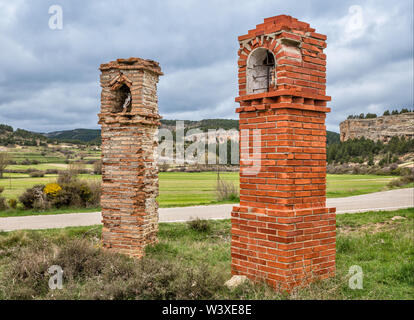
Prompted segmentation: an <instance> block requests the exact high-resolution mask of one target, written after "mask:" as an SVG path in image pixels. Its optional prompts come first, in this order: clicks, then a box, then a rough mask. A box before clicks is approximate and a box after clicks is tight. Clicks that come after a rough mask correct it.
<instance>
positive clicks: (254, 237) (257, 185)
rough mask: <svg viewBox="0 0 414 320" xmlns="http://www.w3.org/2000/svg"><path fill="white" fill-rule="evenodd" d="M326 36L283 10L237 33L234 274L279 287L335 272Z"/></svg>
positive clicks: (287, 287) (290, 287)
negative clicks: (237, 193) (237, 195)
mask: <svg viewBox="0 0 414 320" xmlns="http://www.w3.org/2000/svg"><path fill="white" fill-rule="evenodd" d="M325 40H326V36H324V35H321V34H318V33H315V29H313V28H311V27H310V26H309V24H307V23H304V22H300V21H298V20H297V19H294V18H292V17H290V16H284V15H283V16H277V17H272V18H268V19H265V20H264V23H262V24H260V25H257V27H256V29H254V30H250V31H249V32H248V34H247V35H243V36H240V37H239V42H240V50H239V52H238V53H239V60H238V65H239V97H238V98H236V101H237V102H239V103H240V107H239V108H238V109H237V112H238V113H239V114H240V129H241V130H242V134H241V135H240V137H241V138H240V140H241V141H240V145H241V150H240V167H241V170H240V206H236V207H234V209H233V212H232V246H231V252H232V273H233V275H246V276H248V277H249V278H250V279H253V280H263V279H264V280H265V281H267V282H268V283H269V284H270V285H272V286H273V287H275V288H280V289H284V290H290V289H292V288H293V287H296V286H299V285H301V284H305V283H308V282H309V281H311V280H312V279H315V277H319V278H327V277H329V276H331V275H333V274H334V273H335V236H336V232H335V228H336V227H335V208H327V207H326V160H325V159H326V149H325V147H326V145H325V144H326V127H325V116H326V113H327V112H329V111H330V109H329V108H327V107H326V105H327V101H330V97H328V96H326V94H325V88H326V85H325V83H326V67H325V65H326V55H325V54H324V53H323V49H324V48H325V47H326V43H325ZM254 129H256V130H260V132H259V133H257V131H256V132H255V133H254V134H255V135H256V137H255V136H254V135H253V134H252V132H254V131H253V130H254ZM243 130H244V134H243ZM247 130H249V132H250V134H249V135H246V134H245V133H246V132H247ZM257 135H259V137H260V138H261V139H260V140H261V141H260V142H259V143H258V142H257V141H256V144H258V145H260V148H259V150H258V148H257V147H256V148H254V146H253V143H254V141H255V139H256V138H258V137H257ZM249 159H255V161H256V167H253V166H252V163H251V161H249ZM257 168H259V169H257Z"/></svg>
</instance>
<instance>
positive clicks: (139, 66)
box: [99, 58, 163, 76]
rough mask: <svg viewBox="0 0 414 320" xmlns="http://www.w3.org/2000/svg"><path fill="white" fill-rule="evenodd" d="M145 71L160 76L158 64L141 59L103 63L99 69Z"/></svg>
mask: <svg viewBox="0 0 414 320" xmlns="http://www.w3.org/2000/svg"><path fill="white" fill-rule="evenodd" d="M110 69H116V70H147V71H150V72H152V73H155V74H157V75H159V76H162V75H163V73H162V72H161V68H160V66H159V64H158V62H156V61H154V60H146V59H141V58H129V59H117V60H115V61H111V62H109V63H103V64H101V66H100V67H99V70H101V71H104V70H110Z"/></svg>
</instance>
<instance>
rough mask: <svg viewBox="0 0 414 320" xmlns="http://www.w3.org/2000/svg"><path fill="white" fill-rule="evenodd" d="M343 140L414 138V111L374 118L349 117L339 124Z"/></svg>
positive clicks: (385, 140)
mask: <svg viewBox="0 0 414 320" xmlns="http://www.w3.org/2000/svg"><path fill="white" fill-rule="evenodd" d="M339 128H340V131H341V141H347V140H349V139H356V138H362V137H364V138H366V139H371V140H374V141H378V140H380V141H384V142H387V141H389V140H390V139H391V138H392V137H394V136H399V137H405V138H414V112H407V113H402V114H398V115H390V116H382V117H378V118H373V119H348V120H345V121H343V122H341V124H340V125H339Z"/></svg>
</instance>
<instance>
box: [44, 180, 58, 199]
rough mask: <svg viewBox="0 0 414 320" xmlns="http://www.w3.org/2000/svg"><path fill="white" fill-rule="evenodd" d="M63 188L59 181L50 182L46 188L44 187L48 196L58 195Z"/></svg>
mask: <svg viewBox="0 0 414 320" xmlns="http://www.w3.org/2000/svg"><path fill="white" fill-rule="evenodd" d="M60 190H62V188H61V186H60V185H58V184H57V183H48V184H47V185H46V186H45V188H44V189H43V192H44V193H45V194H46V195H48V196H52V197H54V196H56V195H57V194H58V192H59V191H60Z"/></svg>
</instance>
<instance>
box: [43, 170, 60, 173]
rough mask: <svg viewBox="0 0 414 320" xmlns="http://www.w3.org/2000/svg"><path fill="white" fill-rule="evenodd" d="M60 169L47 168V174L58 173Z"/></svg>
mask: <svg viewBox="0 0 414 320" xmlns="http://www.w3.org/2000/svg"><path fill="white" fill-rule="evenodd" d="M58 173H59V170H58V169H46V174H58Z"/></svg>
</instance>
